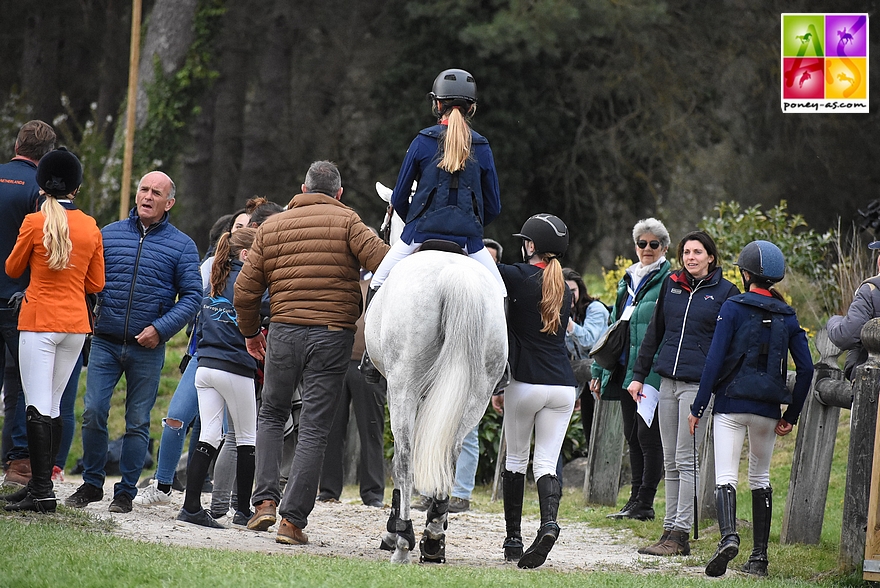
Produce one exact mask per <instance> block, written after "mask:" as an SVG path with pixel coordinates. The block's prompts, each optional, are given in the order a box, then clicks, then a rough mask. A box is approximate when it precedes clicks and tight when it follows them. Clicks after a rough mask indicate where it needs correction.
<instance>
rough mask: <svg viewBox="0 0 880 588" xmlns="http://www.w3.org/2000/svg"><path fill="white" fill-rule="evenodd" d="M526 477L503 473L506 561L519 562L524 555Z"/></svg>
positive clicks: (505, 471) (502, 489)
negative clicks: (523, 522) (523, 525)
mask: <svg viewBox="0 0 880 588" xmlns="http://www.w3.org/2000/svg"><path fill="white" fill-rule="evenodd" d="M525 483H526V475H525V474H517V473H514V472H508V471H507V470H504V471H503V472H501V491H502V493H503V496H504V523H505V525H506V527H507V538H506V539H505V540H504V559H505V561H519V558H521V557H522V554H523V542H522V528H521V522H522V507H523V492H524V490H525Z"/></svg>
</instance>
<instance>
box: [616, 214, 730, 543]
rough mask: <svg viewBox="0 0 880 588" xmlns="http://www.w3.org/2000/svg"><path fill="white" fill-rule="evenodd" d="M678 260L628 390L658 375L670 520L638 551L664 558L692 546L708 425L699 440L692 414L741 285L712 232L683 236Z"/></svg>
mask: <svg viewBox="0 0 880 588" xmlns="http://www.w3.org/2000/svg"><path fill="white" fill-rule="evenodd" d="M677 257H678V261H679V263H680V264H681V269H679V270H677V271H674V272H672V273H671V274H669V278H668V279H667V280H665V281H664V282H663V289H662V290H660V296H659V297H658V298H657V306H656V307H655V308H654V316H653V318H652V319H651V323H650V324H649V325H648V330H647V332H646V333H645V338H644V339H643V340H642V345H641V347H640V348H639V355H638V357H637V358H636V363H635V367H634V368H633V379H632V382H631V383H630V385H629V387H628V388H627V390H628V392H629V393H630V395H631V396H632V397H633V398H634V399H635V400H636V401H637V402H638V401H640V400H641V398H642V397H643V394H642V383H643V382H644V381H645V379H646V378H647V376H648V373H649V372H650V371H651V368H652V367H653V369H654V371H655V372H657V373H658V374H660V376H661V380H660V398H659V404H658V407H657V418H658V419H659V424H660V438H661V440H662V442H663V465H664V471H665V477H666V517H665V518H664V519H663V534H662V535H661V536H660V539H659V540H658V541H656V542H655V543H653V544H652V545H649V546H647V547H642V548H641V549H639V553H644V554H648V555H661V556H663V555H688V554H690V551H691V549H690V544H689V543H688V540H689V539H690V530H691V525H692V524H693V522H694V515H695V513H694V501H693V497H694V496H695V483H696V471H697V468H698V467H699V466H698V464H697V462H696V457H695V453H696V451H695V448H696V445H697V444H699V443H702V440H703V437H704V434H703V431H704V430H705V429H706V427H702V428H701V429H700V430H699V431H698V433H699V438H698V439H697V440H696V443H695V440H694V438H693V437H692V436H691V435H690V433H689V428H688V421H687V417H688V415H689V414H690V411H691V404H693V402H694V397H695V396H696V395H697V388H698V387H699V384H700V375H701V374H702V373H703V366H704V364H705V361H706V353H707V352H708V350H709V346H710V345H711V344H712V334H713V333H714V332H715V324H716V320H715V319H716V318H717V317H718V311H719V310H720V309H721V305H722V304H723V303H724V301H725V300H727V299H728V298H730V297H731V296H734V295H736V294H739V290H737V288H736V286H734V285H733V284H732V283H730V282H729V281H727V280H726V279H724V277H722V275H721V273H722V272H721V267H720V266H719V265H718V248H717V247H716V245H715V241H714V240H713V239H712V237H710V236H709V235H708V234H707V233H705V232H703V231H693V232H691V233H688V234H687V235H685V236H684V238H682V240H681V241H679V243H678V255H677Z"/></svg>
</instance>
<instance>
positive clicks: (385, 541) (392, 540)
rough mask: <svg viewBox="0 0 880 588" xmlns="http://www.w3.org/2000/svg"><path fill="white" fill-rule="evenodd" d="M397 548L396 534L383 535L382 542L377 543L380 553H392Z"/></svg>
mask: <svg viewBox="0 0 880 588" xmlns="http://www.w3.org/2000/svg"><path fill="white" fill-rule="evenodd" d="M395 547H397V533H385V536H384V537H382V542H381V543H379V549H381V550H382V551H394V549H395Z"/></svg>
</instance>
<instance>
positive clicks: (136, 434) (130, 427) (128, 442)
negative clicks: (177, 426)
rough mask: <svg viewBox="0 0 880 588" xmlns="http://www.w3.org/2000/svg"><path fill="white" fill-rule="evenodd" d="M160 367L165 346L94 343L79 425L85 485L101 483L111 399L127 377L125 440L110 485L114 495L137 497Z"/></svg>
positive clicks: (109, 342) (98, 338)
mask: <svg viewBox="0 0 880 588" xmlns="http://www.w3.org/2000/svg"><path fill="white" fill-rule="evenodd" d="M163 365H165V345H164V344H161V345H159V346H157V347H156V348H155V349H147V348H146V347H141V346H140V345H138V344H137V343H123V344H118V343H113V342H111V341H108V340H107V339H104V338H102V337H97V336H96V337H95V338H94V339H93V340H92V354H91V356H90V357H89V369H88V374H87V376H86V396H85V411H84V412H83V425H82V441H83V467H84V468H85V471H83V482H86V483H87V484H92V485H93V486H98V487H99V488H100V487H103V485H104V478H105V473H104V466H105V465H106V464H107V444H108V442H109V439H108V433H107V416H108V415H109V413H110V398H111V397H112V396H113V388H115V387H116V384H117V383H118V382H119V379H120V378H121V377H122V375H123V374H125V380H126V382H127V388H126V394H125V436H124V438H123V440H122V454H121V455H120V458H119V471H120V473H121V474H122V480H121V481H120V482H118V483H117V484H116V485H115V486H114V489H113V495H114V496H116V495H118V494H122V493H124V494H127V495H128V496H129V497H130V498H134V497H135V496H137V481H138V478H139V477H140V475H141V470H142V469H143V467H144V460H145V459H146V457H147V447H148V446H149V441H150V411H151V410H152V409H153V405H154V404H155V403H156V395H157V394H158V392H159V376H160V375H161V372H162V366H163Z"/></svg>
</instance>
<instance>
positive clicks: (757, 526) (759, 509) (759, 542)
mask: <svg viewBox="0 0 880 588" xmlns="http://www.w3.org/2000/svg"><path fill="white" fill-rule="evenodd" d="M772 518H773V488H770V487H769V486H768V487H767V488H758V489H757V490H752V528H753V529H754V545H753V546H752V554H751V555H750V556H749V561H747V562H746V563H745V564H744V565H743V567H742V568H741V569H742V571H744V572H745V573H747V574H752V575H755V576H766V575H767V542H768V541H769V540H770V520H771V519H772Z"/></svg>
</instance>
